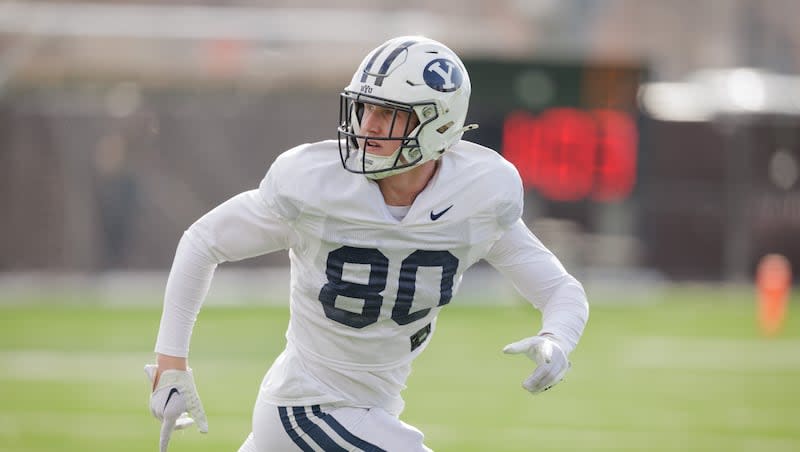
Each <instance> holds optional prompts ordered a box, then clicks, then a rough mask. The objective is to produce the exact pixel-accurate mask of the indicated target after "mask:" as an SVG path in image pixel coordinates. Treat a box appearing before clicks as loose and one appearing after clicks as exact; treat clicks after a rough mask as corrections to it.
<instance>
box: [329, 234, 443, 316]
mask: <svg viewBox="0 0 800 452" xmlns="http://www.w3.org/2000/svg"><path fill="white" fill-rule="evenodd" d="M346 263H349V264H368V265H369V266H370V272H369V282H368V283H367V284H357V283H351V282H348V281H343V280H342V272H343V269H344V264H346ZM420 267H441V268H442V281H441V284H440V296H439V304H438V305H437V306H443V305H446V304H447V303H449V302H450V299H451V298H452V297H453V278H454V277H455V274H456V270H457V269H458V258H457V257H455V256H453V255H452V254H450V252H448V251H425V250H417V251H414V252H413V253H411V255H410V256H408V257H407V258H405V259H404V260H403V262H402V264H401V265H400V281H399V287H398V289H397V300H396V302H395V305H394V308H393V309H392V320H394V321H395V322H396V323H397V324H398V325H407V324H409V323H411V322H413V321H415V320H419V319H421V318H423V317H425V316H426V315H428V313H429V312H430V310H431V309H430V308H427V309H421V310H419V311H416V312H413V313H412V312H411V304H412V303H413V301H414V293H415V292H416V286H417V270H418V269H419V268H420ZM388 268H389V259H388V258H387V257H386V256H385V255H384V254H383V253H381V252H380V251H378V250H376V249H374V248H355V247H352V246H343V247H341V248H338V249H335V250H333V251H331V252H330V253H328V261H327V268H326V270H325V273H326V275H327V276H328V282H327V284H325V285H324V286H322V290H321V291H320V292H319V301H321V302H322V306H323V308H324V309H325V315H326V316H327V317H328V318H329V319H331V320H334V321H336V322H339V323H341V324H344V325H347V326H350V327H353V328H364V327H365V326H367V325H372V324H373V323H375V322H377V321H378V316H379V315H380V311H381V305H382V304H383V296H382V295H381V292H383V290H384V289H386V276H387V273H388ZM339 295H341V296H345V297H350V298H355V299H358V300H364V307H363V308H362V310H361V312H351V311H347V310H344V309H341V308H337V307H336V297H337V296H339Z"/></svg>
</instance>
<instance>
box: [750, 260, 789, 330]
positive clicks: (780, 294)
mask: <svg viewBox="0 0 800 452" xmlns="http://www.w3.org/2000/svg"><path fill="white" fill-rule="evenodd" d="M791 287H792V269H791V264H789V260H788V259H786V257H784V256H782V255H780V254H767V255H766V256H764V257H762V258H761V261H759V263H758V268H757V269H756V290H757V291H758V324H759V327H760V328H761V332H762V333H763V334H764V335H765V336H775V335H776V334H778V332H780V330H781V327H782V326H783V321H784V318H785V317H786V309H787V305H788V301H789V292H790V291H791Z"/></svg>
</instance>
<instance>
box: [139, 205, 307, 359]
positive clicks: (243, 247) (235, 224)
mask: <svg viewBox="0 0 800 452" xmlns="http://www.w3.org/2000/svg"><path fill="white" fill-rule="evenodd" d="M291 237H292V231H291V229H290V228H289V226H288V225H287V224H286V222H285V221H283V220H282V219H281V218H280V217H279V216H278V215H275V214H274V213H272V212H271V211H270V210H269V209H268V208H266V206H265V204H264V201H263V199H262V197H261V195H260V194H259V191H258V190H251V191H247V192H244V193H241V194H239V195H236V196H234V197H233V198H231V199H229V200H228V201H226V202H224V203H222V204H220V205H219V206H218V207H216V208H215V209H213V210H212V211H210V212H209V213H207V214H206V215H204V216H203V217H202V218H200V219H199V220H197V221H196V222H195V223H194V224H192V225H191V226H190V227H189V229H187V230H186V232H184V234H183V237H182V238H181V240H180V242H179V243H178V248H177V250H176V252H175V258H174V260H173V263H172V268H171V270H170V273H169V277H168V279H167V287H166V291H165V295H164V309H163V312H162V316H161V325H160V328H159V331H158V338H157V340H156V347H155V351H156V353H158V354H159V355H162V356H165V358H162V362H163V363H164V364H165V365H167V366H169V368H180V367H185V364H186V363H185V361H183V362H182V361H180V360H175V359H171V358H186V357H187V356H188V353H189V340H190V337H191V333H192V328H193V326H194V323H195V320H196V318H197V314H198V312H199V311H200V307H201V305H202V303H203V300H204V299H205V297H206V294H207V293H208V290H209V287H210V286H211V280H212V278H213V276H214V271H215V270H216V268H217V265H218V264H220V263H222V262H226V261H236V260H241V259H245V258H248V257H253V256H258V255H262V254H266V253H270V252H272V251H276V250H279V249H286V248H288V247H289V246H290V242H291ZM173 366H177V367H173Z"/></svg>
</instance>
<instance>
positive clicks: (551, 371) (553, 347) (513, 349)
mask: <svg viewBox="0 0 800 452" xmlns="http://www.w3.org/2000/svg"><path fill="white" fill-rule="evenodd" d="M503 353H508V354H511V355H516V354H520V353H524V354H526V355H527V356H528V358H530V359H532V360H533V361H534V362H535V363H536V369H535V370H534V371H533V373H532V374H531V375H530V376H529V377H528V378H527V379H526V380H525V381H524V382H522V387H523V388H525V389H527V390H528V391H530V392H531V393H533V394H537V393H539V392H542V391H547V390H548V389H550V388H552V387H553V386H555V385H556V384H557V383H558V382H559V381H561V380H562V379H563V378H564V375H565V374H566V373H567V371H568V370H569V367H570V363H569V360H568V359H567V355H566V354H565V353H564V350H563V349H562V348H561V346H559V345H558V342H556V341H555V340H553V339H551V338H549V337H547V336H546V335H542V336H533V337H529V338H525V339H522V340H521V341H517V342H514V343H513V344H508V345H506V346H505V347H504V348H503Z"/></svg>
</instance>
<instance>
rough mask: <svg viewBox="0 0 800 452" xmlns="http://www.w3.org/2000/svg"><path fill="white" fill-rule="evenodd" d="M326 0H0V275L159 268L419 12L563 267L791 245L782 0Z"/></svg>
mask: <svg viewBox="0 0 800 452" xmlns="http://www.w3.org/2000/svg"><path fill="white" fill-rule="evenodd" d="M335 3H336V4H337V6H336V7H334V6H332V5H331V4H330V2H326V1H322V0H316V1H303V2H299V1H288V0H287V1H277V0H276V1H255V0H254V1H228V2H221V1H212V0H198V1H183V0H173V1H170V2H164V1H156V0H138V1H136V2H135V3H132V2H126V1H107V2H103V3H100V2H97V3H83V2H73V1H54V2H39V1H30V2H13V1H12V2H5V3H2V4H0V206H2V212H3V221H2V222H0V272H2V274H5V276H6V278H4V279H3V280H4V281H9V280H10V279H9V278H8V276H9V275H16V278H17V279H15V281H17V282H16V284H21V285H29V284H37V283H36V282H34V280H29V279H24V278H23V279H20V278H19V276H18V275H20V274H23V273H30V272H44V274H47V275H53V274H55V273H60V274H63V273H68V274H74V273H78V274H89V275H97V274H100V273H104V272H106V271H107V270H137V271H148V270H154V271H157V272H159V274H160V275H161V276H162V277H163V278H165V277H166V269H167V268H168V266H169V264H170V262H171V259H172V255H173V251H174V248H175V246H176V244H177V241H178V239H179V237H180V234H181V233H182V231H183V229H184V228H186V227H187V226H188V225H189V224H190V223H191V222H192V221H193V220H194V219H196V218H197V217H199V216H200V215H202V214H203V213H204V212H206V211H207V210H209V209H210V208H212V207H213V206H215V205H216V204H218V203H219V202H221V201H223V200H224V199H227V198H228V197H230V196H231V195H233V194H235V193H238V192H240V191H242V190H245V189H249V188H252V187H255V186H256V185H257V184H258V182H259V181H260V179H261V177H262V176H263V174H264V173H265V171H266V169H267V168H268V166H269V164H270V163H271V162H272V160H273V159H274V158H275V157H276V156H277V154H278V153H280V152H282V151H283V150H285V149H287V148H289V147H291V146H294V145H296V144H300V143H303V142H307V141H315V140H320V139H327V138H333V137H335V127H336V125H337V124H336V121H337V107H338V100H337V95H338V92H339V90H340V89H341V87H342V86H344V84H345V83H346V81H347V80H348V79H349V77H350V76H351V73H352V70H353V68H354V67H355V66H356V64H357V63H358V61H360V58H361V57H362V56H363V55H364V54H365V53H366V52H367V51H368V50H369V49H371V48H372V47H374V45H375V44H376V43H378V42H381V41H383V40H384V39H386V38H387V37H389V36H394V35H401V34H416V33H419V34H426V35H429V36H431V37H433V38H436V39H439V40H442V41H443V42H445V43H447V44H448V45H450V46H451V47H453V48H454V49H455V50H456V51H458V52H459V53H460V54H462V56H463V57H464V59H465V61H466V62H467V64H468V66H470V65H471V66H472V67H471V68H470V69H471V71H472V74H473V85H474V101H473V104H472V105H473V106H472V108H471V113H470V115H471V116H472V119H473V120H475V121H477V122H479V123H481V125H482V127H481V129H479V130H478V131H477V132H478V133H476V134H475V135H474V136H473V137H472V138H473V139H474V140H475V141H478V142H481V143H483V144H487V145H490V146H493V147H495V148H496V149H498V150H500V151H502V152H504V153H508V152H512V151H513V152H517V154H518V155H517V157H516V158H517V161H516V162H515V163H517V164H518V165H523V166H524V165H531V167H532V170H531V171H533V172H532V173H531V174H532V175H531V177H532V179H531V180H530V181H526V183H528V186H529V187H530V191H529V194H528V199H527V202H526V206H527V212H526V214H525V215H526V219H527V220H528V221H529V222H530V223H531V224H532V225H533V227H534V229H535V231H537V233H538V234H539V235H540V236H541V237H542V239H543V240H544V241H545V243H547V244H548V245H549V246H550V247H551V248H553V249H554V250H555V251H556V252H557V253H558V254H559V255H560V256H561V257H562V258H563V260H565V261H566V264H567V265H568V267H570V268H571V269H573V270H574V271H575V272H576V273H577V274H579V275H581V274H582V275H584V276H587V277H588V276H591V275H597V274H605V275H611V276H614V275H620V274H622V275H630V274H631V272H633V274H635V275H637V277H640V278H641V277H647V278H654V279H656V280H658V279H661V278H664V279H670V280H703V281H729V282H743V281H747V280H749V279H750V278H751V275H752V274H753V269H754V268H755V265H756V262H757V260H758V258H759V257H760V256H762V255H763V254H765V253H768V252H773V253H781V254H784V255H786V256H787V257H788V258H789V259H790V261H791V262H792V263H793V264H794V267H795V268H797V267H800V240H797V237H798V232H799V231H800V180H799V179H800V176H799V174H800V27H797V24H796V21H797V18H798V17H800V2H797V1H794V0H767V1H761V2H751V1H748V0H705V1H696V0H691V1H690V0H675V1H670V2H663V1H660V0H597V1H579V0H570V1H566V0H562V1H556V0H535V1H534V0H486V1H483V0H467V1H454V0H451V1H440V2H435V3H430V2H421V1H416V0H411V1H407V2H402V3H398V2H389V1H377V0H376V1H373V2H370V4H369V6H364V4H363V3H362V2H360V1H355V0H352V1H351V0H347V1H338V2H335ZM397 5H402V6H397ZM598 112H600V113H598ZM603 112H605V113H603ZM608 112H619V113H622V114H623V115H624V116H622V118H623V122H622V123H621V124H623V129H622V130H623V131H622V132H618V133H617V134H614V133H612V132H609V130H611V129H610V128H609V127H610V126H609V125H608V124H610V123H607V122H603V121H605V120H601V119H598V118H600V116H598V115H599V114H603V115H605V114H606V113H608ZM549 113H553V114H552V115H549V116H548V114H549ZM514 114H517V115H518V116H513V115H514ZM519 115H523V116H519ZM524 115H527V116H524ZM602 117H603V118H612V116H602ZM510 118H517V119H519V118H522V120H521V121H522V122H518V123H514V124H523V126H521V128H519V129H513V128H512V123H510V122H509V121H510ZM613 118H618V116H613ZM611 120H612V119H609V121H611ZM524 121H529V122H527V123H525V122H524ZM548 121H550V122H548ZM614 121H615V120H614ZM625 121H628V122H625ZM525 124H527V125H525ZM547 124H549V125H548V126H547V127H545V125H547ZM624 124H631V125H632V126H633V129H632V130H633V132H632V134H631V133H629V132H631V131H630V130H628V129H625V126H624ZM586 127H589V128H588V129H587V128H586ZM514 130H521V132H520V133H521V134H522V135H514V134H513V133H512V132H514ZM531 130H537V131H538V132H536V133H539V134H540V135H541V136H540V135H536V137H538V138H534V137H533V136H532V135H530V134H531V133H533V132H531ZM526 134H527V135H526ZM586 134H589V135H591V136H594V138H592V140H594V141H590V142H587V141H586V140H587V139H586V136H587V135H586ZM515 136H516V137H517V138H514V137H515ZM542 136H543V137H545V138H542ZM520 137H521V138H520ZM548 137H549V138H548ZM536 139H538V140H541V141H537V142H535V143H536V144H534V145H532V144H531V143H534V141H533V140H536ZM515 140H516V141H515ZM548 140H549V141H548ZM620 142H623V145H620V144H619V143H620ZM598 143H599V144H598ZM609 143H610V144H609ZM515 146H516V148H515ZM599 146H607V147H608V149H611V150H610V151H608V152H607V153H606V154H598V153H597V152H596V151H595V149H599ZM615 146H616V147H615ZM619 146H622V147H621V148H620V147H619ZM514 149H516V150H514ZM542 149H546V152H547V154H546V155H544V154H543V152H545V151H542ZM586 149H589V151H587V152H591V153H592V156H593V157H592V161H590V162H588V163H586V162H585V161H584V160H582V157H581V156H583V155H585V154H584V153H583V152H584V151H586ZM615 149H616V151H615ZM527 152H534V153H538V154H537V155H536V156H535V157H534V156H532V155H529V154H526V153H527ZM615 152H616V154H615ZM620 153H621V154H620ZM620 155H622V156H623V157H620ZM615 156H616V157H615ZM609 158H616V159H618V160H617V163H618V165H617V166H616V167H609V166H608V165H609V163H608V161H605V162H603V161H601V160H603V159H609ZM534 159H535V161H534ZM541 159H544V160H546V161H547V162H548V163H546V164H545V163H541V162H542V160H541ZM619 159H622V160H619ZM540 163H541V165H539V166H537V164H540ZM604 164H606V166H603V165H604ZM547 165H550V166H547ZM571 165H573V166H574V165H577V166H578V167H580V165H589V166H588V167H587V168H588V169H587V171H588V173H587V174H588V176H586V177H584V176H581V175H580V174H577V175H576V174H574V173H572V172H569V168H571V167H572V166H571ZM542 167H547V168H552V169H553V170H554V171H558V170H559V169H561V170H563V169H565V168H566V169H567V172H568V174H567V176H565V178H561V179H558V178H557V177H556V179H555V180H554V179H552V178H550V179H547V180H546V181H545V182H542V181H541V180H537V179H535V177H536V176H535V169H536V168H542ZM609 168H610V169H609ZM620 172H621V173H625V174H626V175H625V177H624V178H622V179H621V177H622V176H620V175H619V173H620ZM576 181H583V182H585V183H586V184H588V185H586V187H585V189H581V190H583V191H580V190H579V188H580V187H578V188H576V185H575V184H577V183H578V182H576ZM581 183H582V182H581ZM608 184H610V185H608ZM615 184H616V185H615ZM626 184H627V185H626ZM600 185H603V186H608V187H610V188H609V189H610V190H611V195H608V192H605V193H606V195H603V193H602V192H603V190H602V188H603V187H601V186H600ZM615 187H616V188H615ZM626 187H627V188H626ZM575 190H578V191H575ZM285 262H286V260H285V256H283V255H280V254H279V255H273V256H267V257H264V258H259V259H255V260H253V261H250V262H248V263H246V264H241V265H245V266H264V265H266V266H274V267H281V268H282V267H283V266H284V265H285ZM237 265H238V264H237ZM158 289H160V287H159V288H158Z"/></svg>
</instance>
